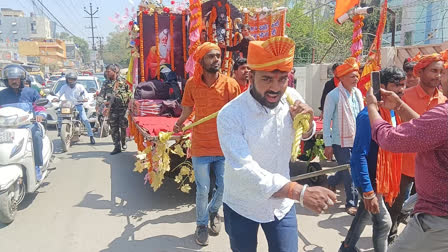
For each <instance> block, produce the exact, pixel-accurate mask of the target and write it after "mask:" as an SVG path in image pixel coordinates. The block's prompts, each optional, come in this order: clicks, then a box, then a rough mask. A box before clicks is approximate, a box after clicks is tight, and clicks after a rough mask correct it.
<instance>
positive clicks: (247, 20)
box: [244, 12, 249, 24]
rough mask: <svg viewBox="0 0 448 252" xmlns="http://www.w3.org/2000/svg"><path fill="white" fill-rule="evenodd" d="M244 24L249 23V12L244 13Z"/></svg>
mask: <svg viewBox="0 0 448 252" xmlns="http://www.w3.org/2000/svg"><path fill="white" fill-rule="evenodd" d="M244 24H249V13H248V12H247V13H244Z"/></svg>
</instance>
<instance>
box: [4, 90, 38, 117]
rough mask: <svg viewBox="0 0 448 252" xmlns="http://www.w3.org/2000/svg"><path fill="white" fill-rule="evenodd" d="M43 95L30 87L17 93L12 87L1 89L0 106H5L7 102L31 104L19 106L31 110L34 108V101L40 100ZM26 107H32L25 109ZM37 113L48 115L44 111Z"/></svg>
mask: <svg viewBox="0 0 448 252" xmlns="http://www.w3.org/2000/svg"><path fill="white" fill-rule="evenodd" d="M40 98H41V97H40V95H39V93H38V92H37V91H36V90H35V89H33V88H29V87H25V88H23V89H21V90H20V91H19V93H16V92H15V91H14V89H12V88H6V89H3V90H2V91H0V106H5V105H7V104H22V105H23V104H28V105H29V106H20V107H19V108H21V109H23V110H25V111H27V112H28V111H30V110H31V108H33V106H32V105H33V103H34V102H36V101H37V100H39V99H40ZM25 107H27V108H28V107H29V108H30V109H25ZM37 114H39V115H41V116H44V117H45V116H46V114H45V113H44V112H42V111H41V112H38V113H37Z"/></svg>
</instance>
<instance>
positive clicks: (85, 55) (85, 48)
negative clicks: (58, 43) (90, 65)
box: [71, 37, 90, 63]
mask: <svg viewBox="0 0 448 252" xmlns="http://www.w3.org/2000/svg"><path fill="white" fill-rule="evenodd" d="M71 39H72V40H73V42H74V43H75V44H76V46H77V47H78V48H79V51H80V52H81V55H82V61H83V62H84V63H87V62H90V50H89V44H88V43H87V41H86V40H85V39H83V38H80V37H71Z"/></svg>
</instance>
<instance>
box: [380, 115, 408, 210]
mask: <svg viewBox="0 0 448 252" xmlns="http://www.w3.org/2000/svg"><path fill="white" fill-rule="evenodd" d="M380 115H381V117H382V118H383V119H384V120H385V121H386V122H388V123H389V124H391V125H392V118H391V115H390V111H389V110H386V109H384V108H380ZM395 120H396V122H397V125H399V124H400V123H401V120H400V118H399V117H398V116H397V115H395ZM401 161H402V154H401V153H392V152H389V151H386V150H384V149H382V148H381V147H380V148H379V150H378V161H377V168H376V184H377V189H376V191H377V193H379V194H382V195H383V196H384V200H385V201H386V202H387V203H389V206H392V204H393V202H394V201H395V198H397V196H398V194H399V193H400V181H401Z"/></svg>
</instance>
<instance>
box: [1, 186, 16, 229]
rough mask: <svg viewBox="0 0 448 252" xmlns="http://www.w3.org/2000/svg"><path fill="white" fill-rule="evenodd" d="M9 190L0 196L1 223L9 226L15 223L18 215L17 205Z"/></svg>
mask: <svg viewBox="0 0 448 252" xmlns="http://www.w3.org/2000/svg"><path fill="white" fill-rule="evenodd" d="M11 193H12V192H10V191H9V190H7V191H5V192H3V193H2V194H0V222H2V223H4V224H9V223H11V222H13V221H14V218H15V217H16V213H17V203H16V202H14V197H13V196H12V195H11Z"/></svg>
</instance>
